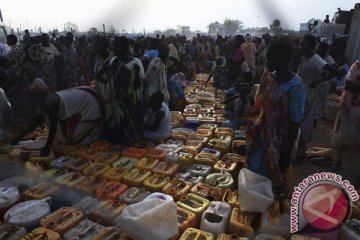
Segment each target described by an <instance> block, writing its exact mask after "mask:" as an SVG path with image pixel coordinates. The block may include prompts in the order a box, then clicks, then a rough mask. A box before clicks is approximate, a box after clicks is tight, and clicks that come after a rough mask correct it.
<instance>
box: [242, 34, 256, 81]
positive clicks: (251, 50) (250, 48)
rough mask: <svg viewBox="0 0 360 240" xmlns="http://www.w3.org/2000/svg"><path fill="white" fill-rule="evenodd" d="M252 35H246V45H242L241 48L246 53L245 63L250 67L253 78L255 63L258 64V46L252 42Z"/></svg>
mask: <svg viewBox="0 0 360 240" xmlns="http://www.w3.org/2000/svg"><path fill="white" fill-rule="evenodd" d="M251 39H252V37H251V35H249V34H248V35H246V37H245V43H243V44H242V45H241V48H242V49H243V51H244V57H245V61H246V63H247V64H248V66H249V70H250V72H251V74H252V77H254V76H255V63H256V57H255V55H256V46H255V44H254V43H252V42H251Z"/></svg>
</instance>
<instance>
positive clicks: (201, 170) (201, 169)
mask: <svg viewBox="0 0 360 240" xmlns="http://www.w3.org/2000/svg"><path fill="white" fill-rule="evenodd" d="M211 171H212V168H211V166H209V165H203V164H193V165H191V167H189V168H188V170H187V172H189V173H190V174H191V175H192V176H201V177H206V176H207V175H209V174H210V173H211Z"/></svg>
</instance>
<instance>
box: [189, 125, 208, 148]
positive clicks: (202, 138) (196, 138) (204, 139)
mask: <svg viewBox="0 0 360 240" xmlns="http://www.w3.org/2000/svg"><path fill="white" fill-rule="evenodd" d="M200 127H201V126H200ZM189 140H190V141H197V142H201V143H202V145H203V146H206V144H207V143H208V142H209V138H208V137H205V136H201V135H198V134H196V133H195V134H194V135H193V136H191V138H189Z"/></svg>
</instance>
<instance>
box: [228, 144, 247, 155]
mask: <svg viewBox="0 0 360 240" xmlns="http://www.w3.org/2000/svg"><path fill="white" fill-rule="evenodd" d="M231 152H233V153H237V154H240V155H243V156H245V154H246V141H245V140H234V141H233V142H232V145H231Z"/></svg>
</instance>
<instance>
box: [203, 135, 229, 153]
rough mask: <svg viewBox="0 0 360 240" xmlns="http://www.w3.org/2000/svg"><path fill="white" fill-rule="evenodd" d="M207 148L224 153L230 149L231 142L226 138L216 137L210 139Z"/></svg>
mask: <svg viewBox="0 0 360 240" xmlns="http://www.w3.org/2000/svg"><path fill="white" fill-rule="evenodd" d="M207 147H208V148H213V149H216V150H218V151H220V152H221V154H226V153H228V152H229V151H230V147H231V142H230V141H228V140H222V139H218V138H213V139H210V141H209V142H208V144H207Z"/></svg>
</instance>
